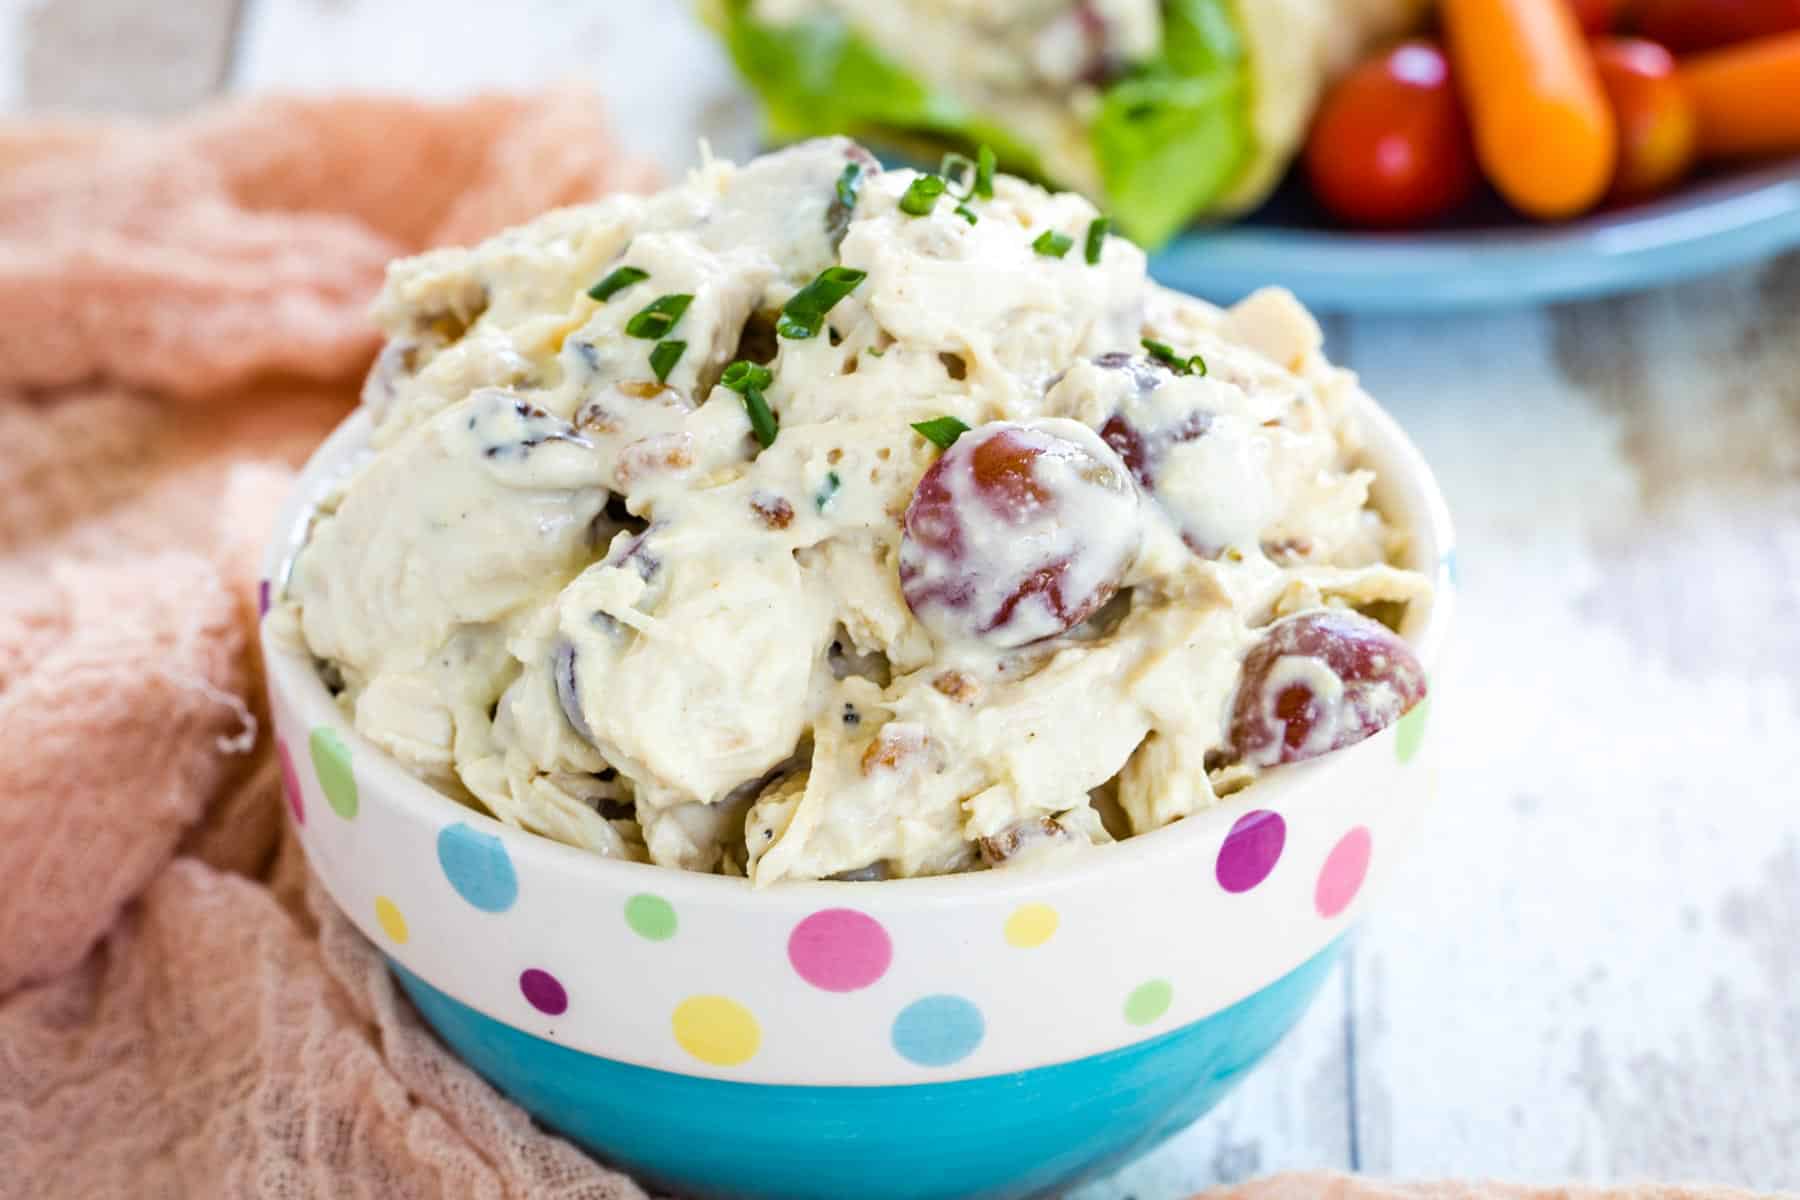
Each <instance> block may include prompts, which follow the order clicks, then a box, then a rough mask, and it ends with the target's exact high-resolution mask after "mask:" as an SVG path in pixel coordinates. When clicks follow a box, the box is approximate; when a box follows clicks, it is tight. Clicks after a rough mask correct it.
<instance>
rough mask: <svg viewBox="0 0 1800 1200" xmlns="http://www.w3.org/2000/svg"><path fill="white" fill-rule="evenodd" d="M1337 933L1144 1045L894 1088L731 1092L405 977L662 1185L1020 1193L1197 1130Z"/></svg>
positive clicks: (502, 1077)
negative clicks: (587, 1047) (525, 1027)
mask: <svg viewBox="0 0 1800 1200" xmlns="http://www.w3.org/2000/svg"><path fill="white" fill-rule="evenodd" d="M1343 941H1344V939H1343V938H1342V937H1340V938H1338V939H1336V940H1335V941H1333V942H1332V943H1331V944H1330V945H1328V946H1327V947H1326V948H1325V949H1324V950H1322V951H1320V952H1319V953H1318V954H1316V955H1314V956H1313V957H1312V958H1310V959H1308V960H1307V961H1306V962H1304V963H1302V964H1301V965H1300V966H1298V967H1296V968H1295V969H1294V970H1292V971H1290V972H1288V974H1286V975H1284V976H1282V977H1281V978H1280V979H1277V980H1276V981H1275V982H1274V983H1271V984H1269V985H1268V986H1267V987H1264V988H1262V989H1260V990H1259V991H1256V992H1254V993H1252V994H1251V995H1249V996H1247V997H1245V998H1244V999H1243V1000H1240V1001H1238V1002H1237V1003H1236V1004H1233V1005H1231V1006H1230V1007H1229V1008H1226V1009H1223V1010H1221V1011H1220V1012H1217V1013H1214V1014H1213V1015H1211V1016H1209V1017H1205V1018H1202V1019H1201V1020H1198V1021H1195V1022H1192V1023H1191V1024H1188V1025H1185V1026H1183V1027H1182V1028H1180V1029H1176V1030H1174V1031H1172V1032H1170V1033H1166V1034H1163V1035H1162V1036H1160V1037H1156V1038H1152V1039H1151V1040H1149V1041H1146V1042H1139V1043H1138V1044H1137V1045H1135V1046H1128V1047H1126V1048H1124V1049H1122V1050H1113V1051H1110V1052H1108V1053H1105V1054H1096V1055H1094V1056H1092V1057H1089V1058H1083V1059H1078V1060H1076V1061H1074V1062H1068V1063H1060V1064H1058V1065H1055V1066H1048V1067H1039V1068H1036V1069H1034V1070H1029V1071H1018V1072H1015V1073H1012V1074H1007V1075H991V1076H987V1077H984V1078H979V1079H960V1080H953V1081H951V1082H947V1083H918V1084H909V1085H902V1086H887V1087H781V1086H772V1085H767V1084H752V1083H733V1082H729V1081H725V1080H719V1079H706V1078H700V1077H697V1076H693V1075H677V1074H673V1073H671V1072H667V1071H654V1070H650V1069H648V1068H645V1067H636V1066H631V1065H629V1064H626V1063H621V1062H615V1061H613V1060H611V1059H605V1058H597V1057H594V1056H593V1055H588V1054H583V1053H581V1052H580V1051H577V1050H571V1049H569V1048H568V1047H566V1046H559V1045H557V1044H556V1043H555V1042H552V1041H548V1040H546V1039H544V1038H539V1037H535V1036H533V1035H531V1034H528V1033H523V1032H521V1031H520V1030H517V1029H514V1028H513V1027H512V1026H510V1025H503V1024H501V1023H500V1022H498V1021H496V1020H494V1019H493V1018H491V1017H486V1016H483V1015H482V1014H480V1013H478V1012H476V1011H475V1010H474V1009H472V1008H469V1007H468V1006H467V1005H465V1004H462V1003H460V1002H459V1001H457V1000H454V999H452V998H451V997H449V996H447V995H445V994H444V993H443V992H440V991H438V990H437V989H436V988H434V987H432V986H431V985H430V984H428V983H426V982H425V981H424V980H422V979H420V978H419V977H418V976H416V975H414V974H412V973H411V972H409V971H408V970H406V968H404V967H402V966H400V965H399V964H398V963H394V964H393V969H394V973H395V975H396V976H397V977H398V978H399V980H400V984H401V986H402V987H403V988H404V989H405V990H406V993H407V995H408V996H410V997H411V998H412V1001H413V1004H414V1005H415V1006H416V1007H417V1008H418V1010H419V1012H420V1013H421V1014H422V1015H423V1016H424V1018H425V1020H426V1021H427V1023H429V1024H430V1025H431V1027H432V1028H433V1029H435V1030H436V1031H437V1033H438V1036H439V1037H441V1038H443V1040H444V1041H445V1042H446V1043H448V1044H449V1045H450V1047H451V1049H453V1050H455V1051H456V1053H457V1054H458V1055H459V1056H460V1057H461V1058H462V1060H463V1061H464V1062H466V1063H468V1064H469V1065H470V1066H471V1067H473V1068H475V1070H476V1071H478V1072H479V1073H480V1074H481V1075H482V1076H484V1077H485V1078H486V1079H487V1080H488V1082H490V1083H492V1084H493V1085H494V1086H495V1087H497V1088H499V1089H500V1090H501V1091H502V1092H505V1093H506V1094H507V1095H508V1096H510V1097H511V1098H512V1099H513V1100H514V1101H516V1102H517V1103H518V1104H520V1105H521V1106H523V1107H524V1108H525V1109H526V1110H527V1111H529V1112H531V1113H533V1114H534V1115H535V1116H536V1117H537V1118H538V1119H539V1120H541V1121H543V1122H544V1123H545V1124H546V1125H548V1126H550V1127H551V1128H552V1129H554V1130H556V1131H557V1132H558V1133H561V1134H563V1135H565V1136H567V1137H569V1138H571V1139H572V1140H574V1141H576V1142H578V1143H580V1144H581V1145H582V1146H584V1147H586V1148H587V1149H589V1150H591V1151H592V1152H594V1153H595V1154H597V1155H599V1156H600V1157H601V1158H603V1159H605V1160H607V1161H608V1162H611V1163H613V1164H615V1165H617V1166H619V1167H621V1168H623V1169H625V1170H627V1171H629V1172H631V1173H632V1174H633V1175H635V1176H636V1177H637V1178H639V1179H640V1180H641V1181H643V1182H644V1183H646V1184H647V1185H650V1186H652V1187H654V1188H660V1189H667V1190H670V1191H673V1192H676V1193H677V1194H680V1195H686V1196H707V1197H734V1198H735V1197H743V1198H746V1200H750V1198H762V1197H768V1198H770V1200H775V1198H785V1200H810V1198H812V1197H817V1198H818V1200H838V1198H841V1197H844V1196H857V1197H860V1198H862V1200H937V1198H940V1197H941V1198H944V1200H949V1198H952V1197H956V1198H963V1197H967V1198H970V1200H1015V1198H1019V1197H1028V1196H1035V1195H1041V1194H1044V1193H1045V1192H1048V1191H1051V1190H1060V1189H1063V1188H1067V1187H1070V1186H1072V1185H1073V1184H1075V1183H1077V1182H1080V1181H1081V1180H1084V1179H1089V1178H1093V1177H1095V1176H1098V1175H1101V1174H1103V1173H1105V1172H1107V1171H1110V1170H1112V1169H1113V1168H1114V1167H1117V1166H1119V1165H1121V1164H1123V1163H1124V1162H1126V1161H1128V1160H1130V1159H1132V1158H1134V1157H1136V1156H1137V1155H1139V1154H1142V1153H1144V1152H1145V1151H1147V1150H1149V1149H1150V1148H1152V1147H1153V1146H1155V1145H1157V1144H1158V1143H1160V1142H1162V1141H1164V1140H1166V1139H1167V1138H1169V1137H1170V1136H1172V1135H1173V1134H1175V1133H1177V1132H1179V1131H1180V1130H1181V1129H1182V1128H1184V1127H1185V1126H1187V1125H1188V1124H1190V1123H1191V1122H1193V1121H1195V1120H1197V1119H1198V1118H1199V1117H1200V1116H1201V1115H1203V1114H1204V1113H1205V1112H1206V1111H1207V1110H1208V1109H1210V1108H1212V1107H1213V1105H1215V1104H1217V1103H1218V1102H1219V1100H1220V1098H1221V1097H1223V1096H1224V1095H1225V1093H1226V1092H1227V1091H1229V1090H1230V1089H1231V1087H1232V1086H1233V1085H1234V1084H1236V1083H1237V1081H1238V1080H1239V1079H1240V1078H1241V1077H1242V1076H1243V1075H1244V1073H1245V1072H1247V1071H1249V1070H1250V1069H1251V1068H1252V1067H1254V1066H1255V1065H1256V1064H1257V1063H1258V1062H1259V1061H1261V1059H1262V1058H1263V1057H1264V1056H1265V1055H1266V1054H1267V1053H1268V1052H1269V1051H1270V1049H1272V1048H1273V1047H1274V1045H1275V1044H1276V1043H1277V1042H1278V1041H1280V1040H1281V1038H1282V1036H1283V1035H1284V1034H1286V1033H1287V1031H1288V1030H1289V1029H1290V1028H1292V1027H1293V1025H1294V1023H1295V1022H1296V1021H1298V1020H1299V1019H1300V1016H1301V1014H1302V1013H1304V1012H1305V1011H1306V1009H1307V1007H1308V1006H1309V1005H1310V1004H1311V1003H1312V999H1313V997H1314V996H1315V995H1316V994H1317V993H1318V990H1319V987H1320V985H1321V984H1323V983H1324V981H1325V978H1326V976H1327V974H1328V973H1329V971H1330V969H1331V967H1332V965H1333V964H1334V963H1335V962H1336V960H1337V957H1338V954H1339V952H1340V950H1341V949H1342V947H1343Z"/></svg>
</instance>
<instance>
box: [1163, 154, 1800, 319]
mask: <svg viewBox="0 0 1800 1200" xmlns="http://www.w3.org/2000/svg"><path fill="white" fill-rule="evenodd" d="M1302 203H1303V202H1301V201H1297V200H1295V199H1294V198H1293V197H1292V196H1289V197H1286V198H1283V197H1278V198H1277V200H1276V201H1275V202H1274V203H1273V204H1272V205H1271V206H1270V210H1269V211H1266V212H1265V213H1264V214H1260V215H1259V217H1257V218H1253V219H1252V220H1251V221H1249V222H1246V223H1244V224H1240V225H1233V226H1228V227H1221V228H1217V229H1196V230H1193V231H1191V232H1189V233H1186V234H1183V235H1182V236H1180V237H1179V238H1177V239H1176V240H1175V241H1173V242H1171V243H1169V244H1168V245H1167V246H1165V247H1164V248H1163V249H1162V250H1161V251H1159V252H1158V253H1157V254H1155V255H1154V256H1152V258H1151V260H1150V272H1151V274H1152V275H1154V276H1155V277H1156V278H1157V279H1158V280H1159V281H1160V282H1162V283H1164V284H1167V285H1168V286H1170V287H1173V288H1178V289H1180V290H1181V291H1184V292H1192V293H1194V294H1196V295H1199V296H1204V297H1206V298H1207V299H1209V300H1214V301H1217V302H1220V303H1230V302H1231V301H1234V300H1237V299H1240V298H1241V297H1243V296H1244V295H1245V294H1246V293H1248V292H1251V291H1254V290H1255V289H1256V288H1259V287H1262V286H1264V285H1265V284H1280V285H1282V286H1283V287H1286V288H1290V289H1291V290H1292V291H1293V292H1294V293H1295V294H1296V295H1298V296H1299V297H1300V298H1301V299H1302V300H1304V301H1305V302H1306V303H1307V305H1308V306H1309V307H1311V308H1314V309H1316V310H1320V311H1325V312H1403V311H1422V310H1431V311H1433V312H1441V311H1444V310H1446V309H1473V308H1498V307H1506V306H1511V305H1523V304H1539V303H1543V302H1545V301H1549V300H1568V299H1573V298H1576V297H1582V296H1600V295H1605V294H1607V293H1611V292H1623V291H1629V290H1632V289H1634V288H1642V287H1649V286H1651V285H1653V284H1659V283H1668V282H1671V281H1673V280H1677V279H1684V278H1686V277H1688V276H1691V275H1699V274H1702V273H1704V272H1707V271H1715V270H1719V269H1721V268H1723V267H1728V266H1731V265H1733V264H1735V263H1741V262H1747V261H1749V260H1752V259H1757V258H1764V257H1767V256H1769V255H1772V254H1776V253H1779V252H1780V251H1782V250H1786V249H1789V248H1790V247H1794V246H1800V162H1787V163H1783V164H1779V165H1776V166H1772V167H1766V168H1762V169H1760V170H1757V171H1754V172H1747V173H1742V174H1734V175H1731V176H1728V177H1721V178H1718V179H1715V180H1711V181H1707V182H1703V183H1700V184H1697V185H1695V186H1693V187H1689V188H1686V189H1684V190H1682V191H1681V192H1678V193H1676V194H1675V195H1672V196H1669V197H1667V198H1665V199H1662V200H1658V201H1655V202H1652V203H1649V204H1642V205H1637V206H1634V207H1631V208H1627V209H1621V210H1618V211H1616V212H1609V213H1602V214H1600V215H1597V216H1592V217H1586V218H1584V219H1582V220H1579V221H1573V222H1570V223H1568V224H1563V225H1528V224H1525V223H1524V222H1521V221H1515V223H1513V224H1507V225H1493V226H1487V227H1482V228H1470V229H1453V230H1442V231H1434V232H1428V233H1410V234H1359V233H1340V232H1332V231H1329V230H1323V229H1318V228H1306V227H1303V226H1301V225H1298V224H1295V223H1292V221H1291V219H1290V218H1291V217H1293V216H1295V215H1298V216H1299V217H1300V218H1301V219H1305V218H1306V217H1307V216H1309V215H1310V214H1307V213H1304V212H1300V213H1297V214H1296V213H1295V212H1294V210H1295V209H1296V208H1297V207H1298V206H1299V205H1301V204H1302ZM1284 209H1285V210H1287V211H1286V212H1284Z"/></svg>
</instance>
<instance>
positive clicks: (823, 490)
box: [813, 471, 843, 512]
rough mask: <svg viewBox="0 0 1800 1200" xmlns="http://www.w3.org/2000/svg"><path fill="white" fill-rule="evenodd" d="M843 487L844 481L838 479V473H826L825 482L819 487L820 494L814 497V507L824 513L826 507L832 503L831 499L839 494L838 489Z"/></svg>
mask: <svg viewBox="0 0 1800 1200" xmlns="http://www.w3.org/2000/svg"><path fill="white" fill-rule="evenodd" d="M842 485H843V481H842V480H840V479H839V478H838V473H837V472H836V471H827V472H825V482H824V483H823V484H822V485H821V486H820V487H819V491H818V494H817V495H815V496H814V497H813V507H814V508H816V509H818V510H819V511H820V512H824V511H825V506H826V505H827V504H830V503H831V498H832V497H833V496H835V495H837V494H838V488H839V487H841V486H842Z"/></svg>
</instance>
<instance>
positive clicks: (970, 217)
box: [956, 204, 977, 225]
mask: <svg viewBox="0 0 1800 1200" xmlns="http://www.w3.org/2000/svg"><path fill="white" fill-rule="evenodd" d="M956 215H957V216H959V217H961V218H962V219H963V220H965V221H967V222H968V223H969V224H971V225H973V224H974V223H975V221H976V219H977V218H976V216H975V214H974V213H973V212H971V211H970V210H969V206H968V205H966V204H959V205H957V206H956Z"/></svg>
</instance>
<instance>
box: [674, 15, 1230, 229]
mask: <svg viewBox="0 0 1800 1200" xmlns="http://www.w3.org/2000/svg"><path fill="white" fill-rule="evenodd" d="M748 8H749V3H748V0H715V3H713V4H712V6H711V11H710V13H709V16H710V18H711V19H712V21H713V23H714V24H715V25H717V26H718V28H719V30H720V32H721V34H722V35H723V37H724V39H725V44H726V48H727V49H728V50H729V51H730V53H731V57H732V60H733V61H734V62H735V63H736V64H737V68H738V70H739V71H740V72H742V74H743V76H744V78H745V79H746V80H747V81H748V82H749V83H750V85H751V86H752V87H753V88H755V89H756V91H757V93H758V94H759V95H760V96H761V97H762V99H763V103H764V106H765V108H766V110H767V117H768V124H769V131H770V133H771V134H772V135H773V136H775V137H776V138H778V139H782V140H787V139H794V138H804V137H817V136H821V135H824V134H832V133H843V134H848V135H850V136H852V137H858V138H866V139H869V140H873V141H880V142H886V143H889V144H894V143H895V142H899V143H901V144H902V145H906V144H908V143H909V142H910V143H911V144H912V145H915V146H916V145H917V141H916V140H915V139H918V138H920V137H921V135H922V136H923V137H925V138H927V139H935V140H939V141H948V142H951V143H955V144H959V145H960V146H962V147H963V148H965V149H972V148H973V147H975V146H978V145H981V144H984V143H985V144H986V145H989V146H992V147H993V148H994V152H995V154H997V155H998V156H999V157H1000V160H1001V162H1002V163H1003V164H1005V165H1006V166H1007V167H1008V168H1009V169H1011V170H1014V171H1020V172H1024V173H1027V174H1033V175H1040V176H1041V175H1042V169H1041V167H1040V165H1039V161H1038V156H1037V155H1036V154H1035V153H1034V152H1033V150H1032V148H1031V147H1030V146H1029V145H1027V144H1026V143H1024V142H1023V141H1021V140H1020V139H1018V138H1017V137H1015V136H1014V135H1013V134H1011V133H1010V132H1009V131H1007V130H1006V129H1005V128H1003V127H1001V126H999V125H997V124H995V123H994V122H993V121H992V120H991V119H989V118H987V117H985V116H984V115H983V114H981V113H978V112H975V111H973V110H972V109H970V108H969V107H968V106H967V105H965V104H963V103H962V102H961V101H959V100H958V99H956V97H954V96H951V95H949V94H948V93H946V92H943V91H940V90H938V89H936V88H933V87H931V86H930V85H928V84H926V83H925V82H923V81H922V80H920V79H919V78H918V77H916V76H915V75H913V74H912V73H911V72H910V71H908V70H907V69H906V68H905V67H903V66H901V65H900V64H899V63H897V62H895V61H894V60H893V59H892V58H890V57H888V56H887V55H886V54H884V53H883V52H882V51H881V50H880V49H878V48H877V47H875V46H874V45H872V44H870V43H869V42H868V41H867V40H866V39H864V38H863V37H861V36H860V35H859V34H857V32H856V31H855V30H853V29H851V28H850V27H849V26H847V25H846V24H844V22H843V21H842V20H840V19H838V18H836V17H833V16H829V15H821V16H818V17H815V18H811V19H809V20H807V21H805V22H803V23H800V24H795V25H782V26H773V25H764V24H761V23H759V22H757V21H754V20H752V19H751V18H750V16H749V13H748ZM1163 8H1164V33H1163V44H1162V47H1161V49H1160V50H1159V52H1158V54H1157V56H1156V57H1155V58H1154V59H1151V60H1150V61H1148V62H1143V63H1139V64H1137V65H1136V66H1134V67H1133V69H1132V70H1131V72H1130V73H1129V74H1127V75H1126V76H1125V77H1123V78H1121V79H1119V80H1117V81H1116V82H1114V83H1113V84H1111V85H1110V86H1109V87H1107V88H1106V89H1105V91H1104V92H1103V93H1102V96H1101V102H1100V105H1099V110H1098V112H1097V114H1096V116H1095V118H1094V122H1093V125H1092V128H1091V130H1090V137H1091V140H1092V145H1093V149H1094V154H1095V158H1096V160H1097V162H1098V165H1099V168H1100V177H1101V179H1102V181H1103V183H1104V186H1105V189H1106V196H1105V197H1104V198H1103V200H1102V201H1101V202H1102V203H1103V204H1105V206H1106V207H1107V209H1108V211H1110V212H1111V214H1112V216H1113V217H1114V219H1115V220H1116V221H1117V223H1118V227H1119V229H1120V231H1121V232H1124V233H1128V234H1130V235H1131V236H1133V237H1135V238H1136V239H1138V240H1139V241H1140V242H1142V243H1144V244H1145V245H1148V246H1152V247H1154V246H1155V245H1156V244H1158V243H1160V242H1163V241H1166V240H1167V239H1168V238H1169V237H1170V236H1171V235H1173V234H1174V233H1175V232H1176V231H1177V230H1179V229H1180V228H1181V226H1182V225H1184V224H1186V223H1187V222H1188V221H1189V220H1192V219H1193V218H1194V217H1196V216H1198V215H1200V214H1201V213H1202V212H1204V211H1205V209H1206V207H1207V205H1208V204H1210V203H1211V202H1213V201H1214V200H1216V199H1217V198H1218V197H1219V195H1220V194H1221V193H1223V192H1224V191H1225V189H1226V188H1227V187H1229V186H1230V184H1231V183H1232V182H1233V181H1234V180H1235V179H1236V178H1237V175H1238V173H1239V172H1240V171H1242V170H1243V168H1244V166H1245V164H1246V163H1247V162H1248V161H1249V158H1250V152H1251V148H1252V146H1251V133H1250V122H1249V113H1248V104H1249V81H1248V75H1249V69H1248V66H1247V62H1246V55H1245V53H1244V47H1243V39H1242V37H1241V36H1240V35H1239V34H1238V31H1237V27H1236V25H1235V24H1234V22H1233V20H1232V17H1231V13H1230V9H1229V0H1164V5H1163Z"/></svg>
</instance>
